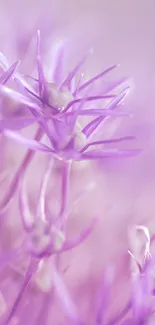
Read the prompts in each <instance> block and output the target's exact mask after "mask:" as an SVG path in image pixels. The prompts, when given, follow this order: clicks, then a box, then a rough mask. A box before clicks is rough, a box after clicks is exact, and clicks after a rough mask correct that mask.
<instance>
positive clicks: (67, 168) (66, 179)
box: [59, 161, 72, 228]
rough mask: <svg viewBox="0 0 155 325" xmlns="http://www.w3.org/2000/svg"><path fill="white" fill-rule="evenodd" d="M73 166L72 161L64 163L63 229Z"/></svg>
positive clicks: (61, 216) (62, 183)
mask: <svg viewBox="0 0 155 325" xmlns="http://www.w3.org/2000/svg"><path fill="white" fill-rule="evenodd" d="M71 164H72V163H71V161H64V162H63V165H62V181H61V209H60V214H59V218H60V222H61V225H62V228H64V224H65V221H66V219H67V211H68V198H69V186H70V172H71Z"/></svg>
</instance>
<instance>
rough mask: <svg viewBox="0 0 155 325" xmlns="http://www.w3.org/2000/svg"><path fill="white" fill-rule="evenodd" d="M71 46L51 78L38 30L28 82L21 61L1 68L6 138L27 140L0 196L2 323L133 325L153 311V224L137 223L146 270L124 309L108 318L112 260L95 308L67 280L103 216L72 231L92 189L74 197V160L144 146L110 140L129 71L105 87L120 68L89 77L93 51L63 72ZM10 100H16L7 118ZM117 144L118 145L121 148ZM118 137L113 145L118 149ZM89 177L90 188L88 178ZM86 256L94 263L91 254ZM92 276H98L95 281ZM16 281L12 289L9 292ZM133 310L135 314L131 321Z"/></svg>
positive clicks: (141, 267)
mask: <svg viewBox="0 0 155 325" xmlns="http://www.w3.org/2000/svg"><path fill="white" fill-rule="evenodd" d="M63 52H64V48H60V52H59V53H58V56H57V58H56V59H57V60H56V63H55V68H54V71H53V76H54V80H52V82H48V81H47V80H46V78H45V74H44V70H43V64H42V60H41V53H40V32H38V35H37V60H36V61H37V71H38V76H37V78H34V77H30V76H27V77H28V78H29V79H30V80H31V81H30V83H28V82H27V81H26V78H27V77H26V76H23V75H21V74H20V73H18V72H17V67H18V65H19V62H17V63H14V64H13V65H11V66H9V64H8V62H7V60H6V58H5V57H4V56H3V55H2V54H1V57H0V59H1V63H2V65H3V72H2V75H1V76H0V98H1V106H0V108H1V120H0V130H1V136H2V137H4V138H5V139H7V140H8V141H9V139H13V140H15V143H19V144H21V145H23V147H27V148H28V151H27V152H26V154H25V156H24V158H23V160H22V162H20V164H19V167H18V168H17V169H16V170H15V175H13V179H12V182H11V184H10V185H9V188H8V189H7V191H6V193H5V194H4V197H3V199H2V200H1V204H0V211H1V215H2V218H4V223H3V225H2V238H3V233H4V247H5V249H6V252H5V249H3V243H2V245H1V249H2V252H1V257H0V259H1V264H0V266H1V272H2V294H1V295H0V305H1V306H2V307H3V308H2V311H1V313H2V315H1V321H2V324H4V325H7V324H14V323H15V324H16V323H17V325H18V323H19V324H20V323H23V322H26V323H30V324H31V323H32V324H45V325H46V324H50V323H51V321H53V324H66V323H67V324H78V325H85V324H88V323H90V322H91V323H92V324H98V325H101V324H103V323H104V321H106V324H107V325H112V324H117V323H119V322H120V321H123V322H124V321H125V322H126V321H127V322H129V323H131V322H132V323H133V324H135V325H140V324H146V322H147V321H148V319H149V317H150V316H151V313H152V304H151V301H150V300H151V298H152V296H153V284H152V270H153V267H154V259H153V258H152V259H151V258H150V243H151V241H150V237H149V233H148V230H147V229H146V228H145V227H142V226H141V227H139V228H136V230H142V231H144V234H145V237H146V243H145V250H144V252H143V254H142V255H143V257H144V261H143V263H141V261H139V256H138V257H136V256H135V254H134V252H132V251H131V252H130V255H131V256H132V258H133V259H134V261H136V266H138V272H139V273H138V274H136V281H135V282H134V284H133V283H132V282H133V275H132V276H129V277H128V281H130V282H131V285H132V288H133V292H132V293H131V294H130V297H129V298H128V299H127V305H125V307H123V306H122V307H121V312H120V313H119V314H118V315H115V316H114V317H111V315H110V317H107V316H106V311H108V310H109V306H110V292H111V291H112V290H113V286H114V282H115V281H116V278H115V277H116V275H115V272H114V268H113V267H112V272H111V271H110V266H109V268H107V270H103V272H101V273H102V274H101V275H102V276H103V277H101V278H100V277H97V279H95V281H96V286H95V287H96V290H95V291H94V292H93V294H92V297H94V301H95V302H94V304H93V305H92V306H91V311H90V315H89V313H88V314H87V313H83V312H82V308H80V303H79V300H80V299H79V297H78V294H77V293H78V290H75V291H74V290H73V291H72V285H71V283H70V280H68V279H67V274H68V269H70V268H72V265H70V263H69V265H67V263H66V256H67V255H65V254H67V252H68V254H70V253H72V252H73V253H72V254H73V256H75V255H77V249H79V247H80V246H82V245H83V244H84V243H85V242H86V239H88V240H89V237H91V236H90V235H92V233H93V231H95V229H96V228H97V226H98V224H99V221H100V218H101V217H102V216H98V213H96V215H94V216H93V218H92V219H91V220H90V221H89V223H88V224H87V225H86V226H83V227H82V229H80V230H77V229H76V234H70V233H69V223H70V216H72V217H73V216H74V212H73V208H72V207H73V205H74V202H77V201H78V200H80V199H81V198H83V197H84V195H85V194H86V193H88V188H87V187H86V188H84V189H83V188H82V190H80V194H79V193H78V191H77V190H76V191H75V195H72V191H73V188H74V187H73V185H72V164H73V163H74V162H79V161H85V160H86V161H88V162H89V163H90V164H91V163H92V161H94V160H95V161H96V160H98V159H102V158H119V157H120V158H127V157H132V156H135V155H137V154H139V153H140V152H141V150H140V149H128V147H127V148H125V149H121V147H120V146H121V143H124V142H125V141H129V140H134V139H135V137H133V136H122V137H112V138H108V139H102V128H104V125H105V124H106V121H107V120H109V121H110V119H116V118H118V117H122V118H124V117H128V116H130V115H131V114H129V113H127V112H125V111H123V110H121V109H120V108H121V107H122V104H123V100H124V97H125V96H126V94H127V92H128V90H129V87H128V86H123V89H122V90H121V91H120V92H118V87H120V86H121V87H122V85H124V79H122V80H121V81H118V82H113V83H110V84H108V85H106V86H105V84H104V85H102V77H104V76H105V75H106V74H108V73H109V72H111V71H112V70H113V69H114V68H116V67H117V66H112V67H110V68H108V69H106V70H105V71H103V72H101V73H100V74H98V75H97V76H95V77H93V78H91V79H89V80H87V81H83V78H84V77H83V74H81V73H80V69H81V67H82V65H83V64H84V62H85V60H86V57H85V58H83V59H82V60H81V61H80V62H79V63H78V64H77V66H76V67H75V68H74V69H73V70H72V71H71V72H70V73H69V74H68V75H67V77H66V78H65V80H61V69H60V68H61V63H62V56H63ZM6 83H7V85H6ZM98 83H100V85H99V84H98ZM5 107H7V108H8V116H7V117H6V112H5ZM11 107H13V108H15V110H14V109H13V114H12V113H10V115H9V108H11ZM16 108H18V109H17V111H16ZM19 111H20V114H19ZM30 126H33V127H36V128H37V130H36V134H35V136H34V138H30V137H29V138H27V137H26V136H25V135H23V131H24V129H25V128H26V127H30ZM99 129H100V130H99ZM28 130H29V129H28ZM99 131H100V133H99ZM42 139H43V140H42ZM41 140H42V142H41ZM44 140H45V141H44ZM115 144H117V145H118V147H117V148H115ZM111 145H112V146H114V148H113V147H112V148H111V147H110V146H111ZM106 146H107V148H106ZM36 152H37V153H38V154H39V152H40V153H41V155H40V156H39V159H42V157H44V158H45V161H46V164H45V166H44V168H43V172H41V173H40V174H37V178H38V179H39V182H38V185H37V186H36V193H33V195H34V196H33V197H32V194H31V195H30V194H29V188H30V186H29V188H28V186H27V182H28V181H29V177H28V171H29V169H31V168H32V166H31V165H32V164H33V163H35V168H36V169H37V163H36V162H35V158H36ZM58 163H60V172H59V173H58V174H57V173H56V172H55V168H56V166H57V164H58ZM90 168H91V167H90ZM88 169H89V167H88ZM34 177H36V175H35V176H34ZM31 178H33V173H32V171H31ZM32 182H33V179H32ZM73 182H74V178H73ZM87 185H88V187H91V186H89V185H90V184H87ZM52 186H53V187H52ZM75 188H76V186H75ZM32 192H33V191H32ZM73 194H74V193H73ZM93 199H94V198H93V197H92V200H93ZM12 202H13V203H14V209H13V210H12V212H13V214H14V215H15V214H16V213H17V217H16V216H15V217H14V219H13V224H11V225H10V222H11V218H10V214H9V212H10V211H11V207H10V208H9V204H11V203H12ZM94 204H95V203H94ZM15 206H16V209H17V212H16V210H15ZM78 215H80V212H79V209H78ZM8 216H9V217H8ZM71 219H72V218H71ZM77 228H78V227H77ZM6 233H7V236H8V237H9V236H10V233H11V236H10V237H11V239H10V241H9V240H6ZM134 247H135V245H134ZM103 248H104V249H107V248H106V247H103ZM101 249H102V247H101ZM3 250H4V253H3ZM74 252H75V253H74ZM138 253H139V251H138ZM80 258H81V255H80ZM64 261H65V263H64ZM80 263H81V260H80ZM82 263H86V264H87V261H83V262H82ZM88 264H89V263H88ZM3 272H4V273H5V272H6V273H7V274H9V285H8V284H6V285H5V274H3ZM103 278H104V281H103ZM90 281H91V282H92V279H90ZM91 284H92V283H91ZM8 288H9V291H10V296H9V297H8V296H7V294H6V291H7V290H8ZM83 292H84V291H83V290H82V293H83ZM80 294H81V291H80ZM76 295H77V296H76ZM145 298H148V301H147V302H146V303H143V300H144V299H145ZM60 310H61V313H60ZM86 310H87V308H86ZM128 313H129V317H130V318H129V320H128V319H126V318H127V316H128ZM106 317H107V318H106Z"/></svg>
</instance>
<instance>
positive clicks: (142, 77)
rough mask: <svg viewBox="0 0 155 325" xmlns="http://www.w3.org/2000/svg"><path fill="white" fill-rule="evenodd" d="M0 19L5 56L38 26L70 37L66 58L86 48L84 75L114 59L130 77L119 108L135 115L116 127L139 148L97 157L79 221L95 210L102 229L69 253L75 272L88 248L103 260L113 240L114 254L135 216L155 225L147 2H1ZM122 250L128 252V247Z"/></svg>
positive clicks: (154, 55)
mask: <svg viewBox="0 0 155 325" xmlns="http://www.w3.org/2000/svg"><path fill="white" fill-rule="evenodd" d="M44 18H45V20H44ZM0 22H1V28H0V45H1V46H0V50H2V51H4V53H5V54H6V55H7V56H8V57H9V59H10V60H11V61H13V60H17V59H18V58H21V57H22V55H23V53H20V51H19V45H22V42H23V37H24V42H25V38H26V42H28V40H29V38H31V37H32V36H33V37H35V32H36V29H37V28H41V31H42V36H43V37H42V39H43V42H45V43H46V41H47V40H48V39H49V37H50V34H51V35H52V36H54V37H57V38H59V37H60V38H63V37H65V38H67V39H69V44H70V48H69V51H70V57H71V61H73V62H76V59H78V58H79V59H80V58H81V56H82V54H83V53H84V52H85V51H86V50H87V49H88V48H89V47H93V48H94V57H93V58H92V61H91V64H90V65H89V68H90V73H92V72H95V71H97V72H98V71H100V69H104V68H105V67H107V66H109V65H112V64H115V63H121V67H120V68H119V72H118V74H117V75H118V76H119V77H122V76H124V75H125V76H129V77H131V78H132V84H133V90H132V91H131V94H130V95H129V96H128V99H127V103H126V109H129V110H130V111H132V112H134V114H135V117H134V118H133V119H132V120H130V121H129V122H126V123H125V124H123V125H122V126H121V129H120V134H121V133H123V134H126V135H129V134H136V136H137V138H138V143H137V145H139V146H140V147H142V148H144V150H145V152H144V154H143V155H142V156H141V157H139V158H136V159H134V160H129V162H126V161H123V162H114V161H112V162H106V163H103V170H102V175H103V180H102V181H101V174H100V175H97V176H96V177H97V178H98V183H99V187H100V181H101V183H102V186H101V191H100V193H99V194H97V196H96V197H95V194H94V192H93V194H92V197H91V196H90V197H89V198H88V199H87V201H85V202H84V206H83V209H82V213H83V215H84V216H86V219H87V218H88V219H89V216H90V215H89V211H90V210H93V212H94V213H95V212H96V213H97V214H99V215H100V217H101V218H102V221H103V227H101V228H100V229H98V233H99V234H100V237H99V236H97V240H96V241H95V244H94V242H91V246H89V249H88V247H87V246H85V250H84V249H83V247H82V248H81V250H79V255H78V254H77V253H76V257H75V258H74V259H73V268H72V269H71V274H73V276H74V275H75V272H77V273H78V272H79V270H78V267H77V265H79V266H80V262H81V256H84V259H85V258H86V256H88V251H90V252H92V254H93V253H94V256H95V259H96V260H97V259H98V260H99V266H100V260H104V259H105V261H106V259H108V258H109V253H110V252H109V250H104V256H103V251H102V250H101V248H100V247H101V245H102V247H104V245H105V247H108V248H110V249H111V250H112V251H113V252H115V250H117V245H118V250H120V253H121V251H122V247H123V245H124V243H125V241H126V239H127V230H128V229H127V227H128V225H130V224H133V223H134V222H140V223H144V224H145V225H147V226H149V229H150V231H151V232H153V230H155V226H154V222H153V219H154V215H155V213H154V212H155V208H154V206H155V204H154V197H155V167H154V166H155V91H154V87H155V5H154V0H113V1H112V0H106V1H105V0H80V1H79V0H56V1H55V0H51V1H49V0H43V1H42V0H40V1H31V0H27V1H25V2H24V1H23V0H20V1H19V0H4V1H3V0H1V3H0ZM23 46H25V43H23ZM18 55H19V56H21V57H19V56H18ZM88 176H89V175H88ZM104 177H105V179H104ZM100 204H101V205H100ZM91 213H92V211H91ZM78 220H79V219H78ZM81 220H82V214H81ZM127 221H128V222H127ZM78 222H79V221H78ZM78 222H77V223H78ZM82 222H83V220H82ZM74 227H75V228H76V227H78V225H76V224H75V225H73V228H74ZM98 233H97V235H98ZM99 238H100V239H99ZM116 243H117V244H116ZM89 245H90V243H89ZM90 248H91V249H90ZM120 248H121V249H120ZM124 251H125V252H126V254H127V247H124ZM96 252H98V254H96ZM81 254H83V255H81ZM112 255H113V254H112ZM100 257H101V258H100ZM117 257H118V256H116V260H117ZM91 258H92V257H90V259H91ZM88 259H89V257H88ZM74 262H75V263H74ZM95 263H96V262H95ZM95 263H94V260H93V264H90V265H91V266H90V265H89V263H88V269H89V270H88V272H87V270H86V278H87V276H88V274H89V272H90V273H94V270H95V269H97V267H98V268H99V266H97V265H96V264H95ZM86 264H87V263H86ZM101 264H102V262H101ZM89 266H90V268H89ZM90 270H91V271H90ZM91 281H92V279H91ZM121 281H122V279H121ZM88 283H89V278H88ZM86 284H87V283H86Z"/></svg>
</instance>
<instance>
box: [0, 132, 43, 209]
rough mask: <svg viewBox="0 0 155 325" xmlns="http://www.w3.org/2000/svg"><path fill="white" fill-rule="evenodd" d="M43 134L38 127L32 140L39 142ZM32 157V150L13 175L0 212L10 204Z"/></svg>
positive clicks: (33, 153) (0, 204) (0, 205)
mask: <svg viewBox="0 0 155 325" xmlns="http://www.w3.org/2000/svg"><path fill="white" fill-rule="evenodd" d="M43 134H44V131H43V130H42V128H40V127H39V128H38V130H37V132H36V134H35V138H34V139H35V140H36V141H40V140H41V138H42V137H43ZM34 155H35V151H32V150H28V151H27V153H26V155H25V157H24V159H23V161H22V163H21V165H20V167H19V168H18V169H17V172H16V173H15V176H14V177H13V180H12V182H11V184H10V186H9V189H8V191H7V193H6V194H5V196H4V198H3V200H2V202H1V203H0V211H1V212H3V211H4V210H5V209H6V208H7V207H8V205H9V204H10V202H11V201H12V199H13V197H14V195H15V192H16V191H17V189H18V185H19V181H20V178H21V176H22V174H23V173H24V172H25V170H26V168H27V167H28V166H29V164H30V163H31V161H32V159H33V157H34Z"/></svg>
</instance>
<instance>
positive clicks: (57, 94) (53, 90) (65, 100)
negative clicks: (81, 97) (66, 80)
mask: <svg viewBox="0 0 155 325" xmlns="http://www.w3.org/2000/svg"><path fill="white" fill-rule="evenodd" d="M47 95H48V103H49V104H50V105H51V106H53V107H55V108H65V107H66V106H67V105H68V104H69V103H70V102H71V101H72V100H73V96H72V94H71V93H70V92H69V91H68V90H66V89H64V90H62V91H60V90H59V88H58V87H57V85H55V84H54V83H48V84H47Z"/></svg>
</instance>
